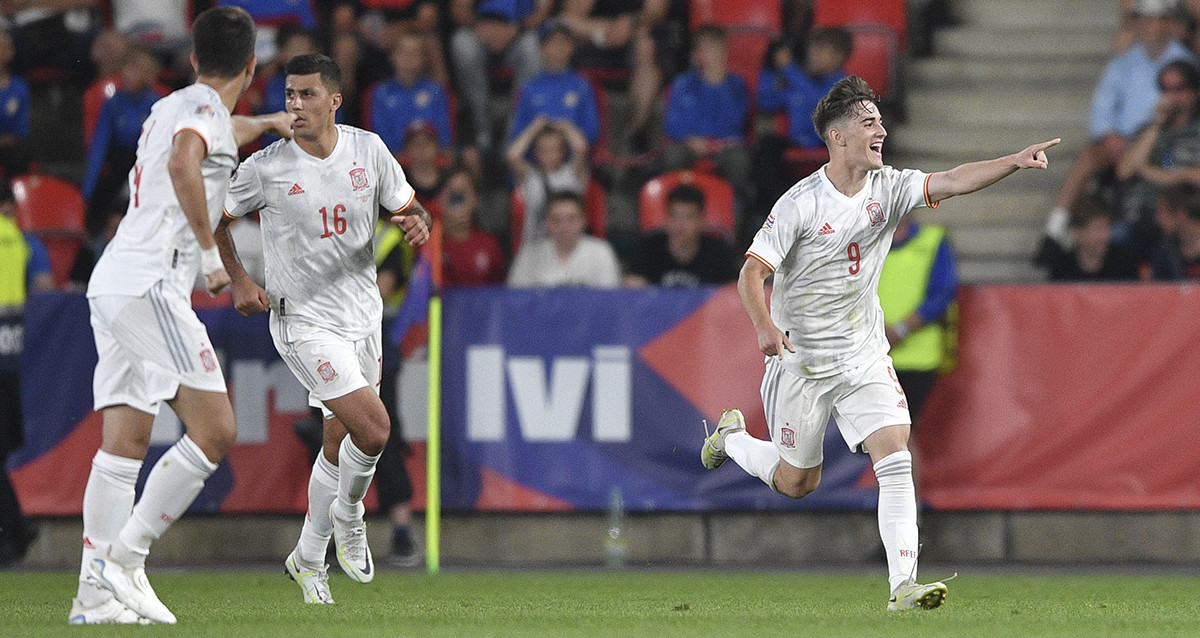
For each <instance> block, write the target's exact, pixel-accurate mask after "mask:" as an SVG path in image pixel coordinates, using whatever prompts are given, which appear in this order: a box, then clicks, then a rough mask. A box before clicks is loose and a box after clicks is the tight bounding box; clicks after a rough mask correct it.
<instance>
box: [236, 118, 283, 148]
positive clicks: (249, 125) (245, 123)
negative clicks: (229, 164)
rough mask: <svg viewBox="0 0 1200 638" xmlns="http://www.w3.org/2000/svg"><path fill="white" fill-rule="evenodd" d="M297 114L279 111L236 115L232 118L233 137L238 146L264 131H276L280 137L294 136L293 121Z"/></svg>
mask: <svg viewBox="0 0 1200 638" xmlns="http://www.w3.org/2000/svg"><path fill="white" fill-rule="evenodd" d="M295 120H296V116H295V115H292V114H291V113H288V112H287V111H278V112H275V113H268V114H266V115H234V116H233V117H231V118H230V121H231V122H232V124H233V139H234V141H235V142H237V145H238V146H242V145H244V144H247V143H249V142H251V141H253V140H254V139H255V138H257V137H258V136H259V135H262V134H263V133H274V134H275V135H278V136H279V137H283V138H291V137H292V122H293V121H295Z"/></svg>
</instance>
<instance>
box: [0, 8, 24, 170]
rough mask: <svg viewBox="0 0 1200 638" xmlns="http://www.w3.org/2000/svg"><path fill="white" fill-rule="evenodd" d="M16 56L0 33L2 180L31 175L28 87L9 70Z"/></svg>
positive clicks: (3, 33)
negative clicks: (24, 174) (28, 148)
mask: <svg viewBox="0 0 1200 638" xmlns="http://www.w3.org/2000/svg"><path fill="white" fill-rule="evenodd" d="M13 55H14V49H13V40H12V37H11V36H10V35H8V33H7V32H5V31H0V168H3V169H4V175H3V176H0V177H8V178H12V177H13V176H16V175H20V174H22V173H28V172H29V153H28V150H27V142H28V140H29V104H30V93H29V85H28V84H27V83H26V82H25V80H23V79H21V78H20V77H18V76H16V75H13V74H12V72H10V71H9V66H10V65H11V64H12V62H13Z"/></svg>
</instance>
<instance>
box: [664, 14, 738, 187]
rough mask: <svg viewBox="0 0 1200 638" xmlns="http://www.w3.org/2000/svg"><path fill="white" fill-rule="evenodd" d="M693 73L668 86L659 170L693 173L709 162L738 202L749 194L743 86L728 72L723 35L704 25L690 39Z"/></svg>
mask: <svg viewBox="0 0 1200 638" xmlns="http://www.w3.org/2000/svg"><path fill="white" fill-rule="evenodd" d="M693 40H694V48H693V49H692V68H691V69H690V70H688V71H685V72H683V73H681V74H679V76H678V77H676V78H675V80H674V81H672V82H671V89H670V95H669V97H668V98H667V106H666V114H665V116H664V122H663V133H664V135H665V136H666V140H667V143H666V146H665V147H664V148H663V156H662V159H663V166H662V168H663V170H666V171H673V170H680V169H685V168H691V167H692V165H693V164H695V163H696V161H697V160H699V159H702V158H712V160H713V161H714V162H715V164H716V168H717V173H719V174H720V175H721V176H722V177H724V178H725V179H726V180H728V181H729V182H730V183H731V184H733V185H734V188H735V189H737V190H738V192H739V194H740V195H741V196H742V201H749V199H748V198H747V197H746V196H747V195H749V194H750V191H751V179H750V153H749V152H748V151H747V150H746V145H745V141H746V122H747V117H748V115H749V108H750V95H749V91H748V90H747V88H746V82H745V81H744V80H742V78H740V77H738V76H737V75H735V74H733V73H730V72H729V70H728V68H727V63H728V51H727V49H726V43H725V31H724V30H723V29H721V28H720V27H717V26H714V25H711V24H707V25H703V26H701V27H699V28H697V29H696V33H695V35H694V36H693Z"/></svg>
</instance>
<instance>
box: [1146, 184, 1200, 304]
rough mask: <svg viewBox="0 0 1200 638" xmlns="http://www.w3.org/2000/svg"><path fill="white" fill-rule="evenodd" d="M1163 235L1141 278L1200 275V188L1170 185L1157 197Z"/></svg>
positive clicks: (1183, 277) (1188, 185) (1199, 276)
mask: <svg viewBox="0 0 1200 638" xmlns="http://www.w3.org/2000/svg"><path fill="white" fill-rule="evenodd" d="M1159 207H1160V211H1161V212H1160V214H1159V216H1158V218H1159V220H1160V223H1161V224H1162V229H1163V236H1162V238H1161V240H1160V241H1159V244H1158V245H1157V246H1156V247H1155V249H1154V251H1153V252H1152V254H1151V257H1150V264H1149V268H1148V269H1145V270H1143V273H1142V278H1143V279H1153V280H1155V281H1180V280H1185V279H1187V280H1194V279H1200V189H1197V188H1196V187H1195V186H1192V185H1190V184H1186V185H1180V186H1172V187H1169V188H1167V189H1166V190H1164V192H1163V194H1162V196H1160V198H1159Z"/></svg>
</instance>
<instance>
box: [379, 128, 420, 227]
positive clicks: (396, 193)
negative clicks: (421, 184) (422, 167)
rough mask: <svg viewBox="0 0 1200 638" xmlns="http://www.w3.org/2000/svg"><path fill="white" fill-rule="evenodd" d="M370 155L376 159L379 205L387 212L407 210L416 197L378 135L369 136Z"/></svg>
mask: <svg viewBox="0 0 1200 638" xmlns="http://www.w3.org/2000/svg"><path fill="white" fill-rule="evenodd" d="M371 138H372V139H371V145H372V149H373V150H372V153H373V154H374V155H375V158H376V165H377V169H376V170H377V171H378V173H379V203H380V205H382V206H383V207H384V208H386V209H388V210H389V211H392V212H396V211H401V210H404V209H405V208H408V206H409V205H410V204H412V202H413V199H414V198H415V197H416V195H417V192H416V191H415V190H413V187H412V185H411V184H409V183H408V178H406V177H405V176H404V169H403V168H401V167H400V162H397V161H396V158H395V157H394V156H393V155H392V153H391V152H390V151H388V149H387V146H386V145H385V144H384V143H383V140H381V139H380V138H379V136H378V135H372V136H371Z"/></svg>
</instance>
